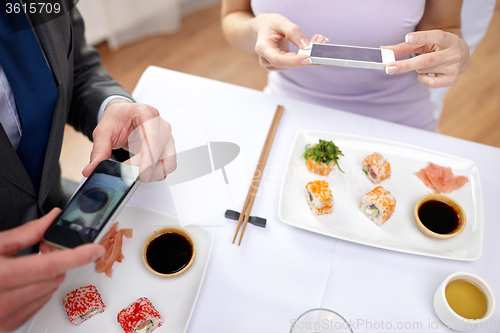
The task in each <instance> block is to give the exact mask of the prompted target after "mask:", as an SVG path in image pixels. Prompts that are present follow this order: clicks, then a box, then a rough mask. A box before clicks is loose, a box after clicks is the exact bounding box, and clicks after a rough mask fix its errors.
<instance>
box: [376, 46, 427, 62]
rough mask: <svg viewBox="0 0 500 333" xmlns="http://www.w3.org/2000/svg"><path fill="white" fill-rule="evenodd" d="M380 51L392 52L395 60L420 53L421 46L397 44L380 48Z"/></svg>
mask: <svg viewBox="0 0 500 333" xmlns="http://www.w3.org/2000/svg"><path fill="white" fill-rule="evenodd" d="M380 48H382V49H389V50H392V51H394V57H395V58H401V57H404V56H406V55H409V54H413V53H420V52H419V51H420V50H421V48H422V45H409V44H407V43H399V44H396V45H387V46H381V47H380Z"/></svg>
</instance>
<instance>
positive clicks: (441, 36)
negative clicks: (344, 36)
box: [386, 0, 469, 88]
mask: <svg viewBox="0 0 500 333" xmlns="http://www.w3.org/2000/svg"><path fill="white" fill-rule="evenodd" d="M461 9H462V0H427V2H426V5H425V11H424V15H423V16H422V20H421V21H420V23H419V24H418V25H417V27H416V30H417V31H416V32H411V33H409V34H407V35H406V37H405V43H401V44H398V45H393V46H389V47H387V48H390V49H392V50H394V54H395V56H396V58H399V57H402V56H405V55H408V54H412V53H417V54H419V55H418V56H416V57H414V58H411V59H407V60H401V61H396V62H393V63H390V64H387V66H386V72H387V74H396V73H403V72H408V71H413V70H415V71H416V72H417V73H419V76H418V80H419V81H420V82H421V83H422V84H424V85H425V86H427V87H429V88H439V87H449V86H452V85H454V84H455V83H456V82H457V80H458V77H459V75H460V74H461V73H463V72H464V71H465V69H466V68H467V65H468V63H469V47H468V46H467V43H466V42H465V41H464V40H463V39H462V33H461V31H460V12H461ZM429 74H433V76H429Z"/></svg>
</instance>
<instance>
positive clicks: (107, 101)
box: [97, 95, 134, 122]
mask: <svg viewBox="0 0 500 333" xmlns="http://www.w3.org/2000/svg"><path fill="white" fill-rule="evenodd" d="M122 102H129V103H134V101H132V100H131V99H130V98H127V97H125V96H121V95H112V96H109V97H108V98H106V99H105V100H104V102H102V103H101V107H100V108H99V113H98V114H97V122H99V121H100V120H101V118H102V115H103V114H104V111H105V110H106V108H107V107H108V106H109V105H113V104H115V103H122Z"/></svg>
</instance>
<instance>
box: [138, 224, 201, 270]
mask: <svg viewBox="0 0 500 333" xmlns="http://www.w3.org/2000/svg"><path fill="white" fill-rule="evenodd" d="M192 255H193V248H192V247H191V243H189V241H188V240H187V239H186V238H185V237H184V236H182V235H179V234H177V233H173V232H168V233H165V234H162V235H160V236H158V237H156V238H155V239H153V240H152V241H151V243H149V246H148V249H147V250H146V259H147V261H148V263H149V266H151V268H152V269H153V270H155V271H157V272H158V273H161V274H173V273H176V272H178V271H180V270H181V269H183V268H184V267H186V265H187V264H188V263H189V260H191V256H192Z"/></svg>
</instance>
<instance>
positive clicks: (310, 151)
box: [302, 140, 344, 176]
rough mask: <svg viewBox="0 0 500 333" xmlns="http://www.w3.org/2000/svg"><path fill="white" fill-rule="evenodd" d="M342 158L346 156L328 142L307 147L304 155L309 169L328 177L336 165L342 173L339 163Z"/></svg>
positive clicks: (321, 141)
mask: <svg viewBox="0 0 500 333" xmlns="http://www.w3.org/2000/svg"><path fill="white" fill-rule="evenodd" d="M340 156H344V154H342V152H341V151H340V149H339V147H337V146H336V145H335V144H334V143H333V142H332V141H326V140H319V143H317V144H315V145H313V146H312V147H311V146H310V145H307V146H306V151H305V153H304V154H303V155H302V157H303V158H305V159H306V166H307V169H308V170H309V171H311V172H314V173H315V174H318V175H322V176H328V175H329V174H330V171H332V169H333V167H334V166H335V165H336V166H337V167H338V168H339V170H340V171H342V170H341V169H340V166H339V164H338V162H337V160H338V159H339V157H340ZM342 172H344V171H342Z"/></svg>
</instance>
